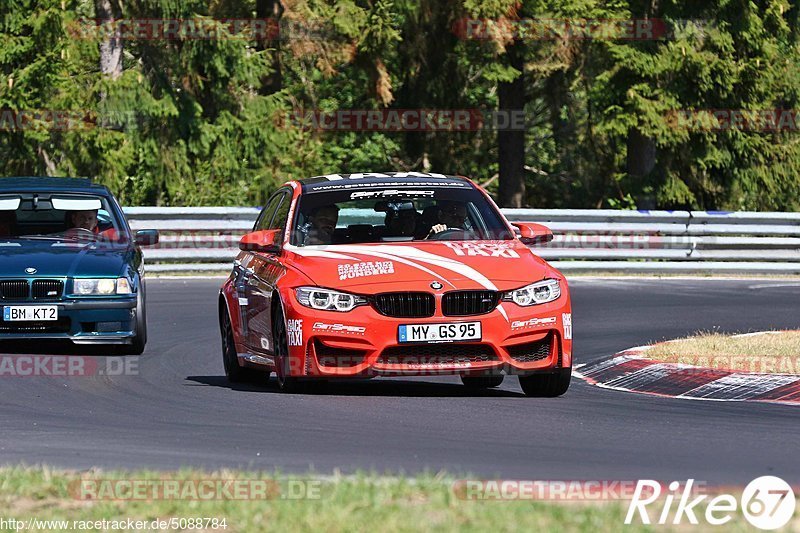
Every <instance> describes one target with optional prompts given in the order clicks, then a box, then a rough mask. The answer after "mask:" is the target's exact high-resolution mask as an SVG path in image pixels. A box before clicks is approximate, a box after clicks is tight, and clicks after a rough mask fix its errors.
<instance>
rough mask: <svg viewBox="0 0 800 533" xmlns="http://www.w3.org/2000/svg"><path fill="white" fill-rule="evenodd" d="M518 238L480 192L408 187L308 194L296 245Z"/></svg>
mask: <svg viewBox="0 0 800 533" xmlns="http://www.w3.org/2000/svg"><path fill="white" fill-rule="evenodd" d="M513 238H514V237H513V235H512V234H511V232H510V231H509V230H508V228H507V227H506V225H505V223H504V222H503V220H502V218H501V217H500V215H499V213H498V212H497V210H496V209H495V208H494V206H492V204H491V203H490V202H488V201H487V200H486V198H485V197H484V196H483V195H482V194H481V193H480V192H479V191H477V190H475V189H472V188H466V187H463V188H457V187H443V186H438V187H437V186H422V187H420V186H409V187H403V188H399V187H386V188H376V187H370V188H369V189H368V190H357V189H356V190H353V189H349V190H342V191H330V192H329V191H326V192H311V193H307V194H304V195H303V196H301V197H300V204H299V207H298V210H297V215H296V219H295V225H294V230H293V231H292V236H291V243H292V244H294V245H296V246H309V245H329V244H355V243H380V242H404V241H419V240H440V241H464V240H469V241H472V240H508V239H513Z"/></svg>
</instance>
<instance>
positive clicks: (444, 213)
mask: <svg viewBox="0 0 800 533" xmlns="http://www.w3.org/2000/svg"><path fill="white" fill-rule="evenodd" d="M436 207H438V208H439V214H438V218H439V223H438V224H434V226H433V227H432V228H431V231H430V233H429V234H428V237H432V236H433V235H436V234H437V233H441V232H443V231H446V230H448V229H460V230H466V229H467V228H466V223H467V206H466V205H465V204H464V203H463V202H454V201H450V200H443V201H440V202H439V203H438V204H437V205H436Z"/></svg>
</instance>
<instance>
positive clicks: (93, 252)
mask: <svg viewBox="0 0 800 533" xmlns="http://www.w3.org/2000/svg"><path fill="white" fill-rule="evenodd" d="M132 255H133V249H132V248H130V247H128V246H126V245H110V244H105V243H103V244H96V243H84V242H80V243H78V242H72V241H58V240H50V239H15V240H11V241H6V242H0V277H21V278H24V277H30V276H36V277H71V276H81V277H89V276H117V275H120V274H121V273H122V272H124V269H125V265H126V264H127V263H128V262H130V260H131V258H132ZM30 267H32V268H35V269H36V274H26V272H25V269H26V268H30Z"/></svg>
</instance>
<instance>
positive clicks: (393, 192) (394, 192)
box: [350, 189, 434, 200]
mask: <svg viewBox="0 0 800 533" xmlns="http://www.w3.org/2000/svg"><path fill="white" fill-rule="evenodd" d="M392 196H403V197H406V196H414V197H421V198H426V197H429V198H433V196H434V191H401V190H398V189H388V190H385V191H359V192H354V193H350V199H351V200H358V199H363V198H386V197H392Z"/></svg>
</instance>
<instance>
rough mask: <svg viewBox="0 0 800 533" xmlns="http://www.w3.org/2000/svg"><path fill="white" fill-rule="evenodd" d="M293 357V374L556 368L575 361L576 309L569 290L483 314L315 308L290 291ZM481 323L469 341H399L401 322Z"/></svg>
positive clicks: (467, 372)
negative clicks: (403, 314) (401, 314)
mask: <svg viewBox="0 0 800 533" xmlns="http://www.w3.org/2000/svg"><path fill="white" fill-rule="evenodd" d="M287 296H288V298H286V299H285V300H284V304H285V305H286V303H287V302H288V304H289V305H286V308H287V313H286V318H287V324H288V325H289V329H290V334H289V341H290V346H289V363H290V365H289V366H290V372H291V374H292V375H294V376H309V377H357V376H359V377H360V376H364V377H368V376H376V375H437V374H460V375H485V374H496V373H500V372H505V373H507V374H532V373H539V372H552V371H553V370H555V369H558V368H564V367H570V366H571V365H572V314H571V306H570V301H569V296H568V294H565V295H562V297H561V298H559V299H558V300H556V301H554V302H550V303H548V304H543V305H538V306H533V307H527V308H524V307H520V306H517V305H516V304H513V303H510V302H503V303H501V304H500V305H499V306H498V307H497V308H495V309H494V310H493V311H491V312H490V313H487V314H482V315H471V316H460V317H453V316H443V315H442V314H441V313H440V311H439V310H440V309H441V307H440V306H438V305H437V312H436V314H435V315H434V316H432V317H429V318H392V317H387V316H383V315H381V314H379V313H378V312H377V311H376V310H375V309H373V308H372V307H370V306H362V307H358V308H356V309H354V310H353V311H350V312H348V313H337V312H330V311H315V310H312V309H309V308H306V307H304V306H301V305H300V304H299V303H297V301H296V300H295V299H294V298H293V295H291V294H289V295H287ZM458 322H480V323H481V329H482V338H481V340H480V341H471V342H459V341H456V342H446V343H415V344H410V343H401V342H399V341H398V327H399V326H400V325H410V324H441V323H458Z"/></svg>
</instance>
